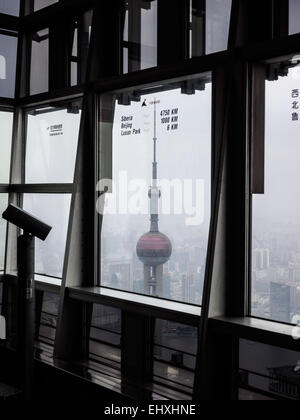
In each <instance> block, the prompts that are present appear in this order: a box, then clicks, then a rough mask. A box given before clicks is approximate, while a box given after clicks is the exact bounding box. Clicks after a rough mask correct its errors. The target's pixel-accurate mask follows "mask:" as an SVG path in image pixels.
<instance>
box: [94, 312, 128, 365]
mask: <svg viewBox="0 0 300 420" xmlns="http://www.w3.org/2000/svg"><path fill="white" fill-rule="evenodd" d="M120 346H121V311H120V309H117V308H111V307H108V306H103V305H96V304H95V305H93V317H92V323H91V330H90V349H89V350H90V359H92V360H96V361H102V362H104V363H107V362H109V364H110V365H111V366H112V367H115V368H117V369H120V362H121V347H120Z"/></svg>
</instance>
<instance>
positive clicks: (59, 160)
mask: <svg viewBox="0 0 300 420" xmlns="http://www.w3.org/2000/svg"><path fill="white" fill-rule="evenodd" d="M80 115H81V111H80V110H79V108H78V107H77V106H75V107H73V106H70V107H68V108H62V109H61V108H45V109H40V110H34V111H30V112H29V113H27V136H26V170H25V172H26V177H25V180H26V183H72V182H73V178H74V169H75V160H76V152H77V144H78V136H79V125H80Z"/></svg>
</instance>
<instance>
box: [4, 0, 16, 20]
mask: <svg viewBox="0 0 300 420" xmlns="http://www.w3.org/2000/svg"><path fill="white" fill-rule="evenodd" d="M0 13H5V14H7V15H12V16H19V13H20V0H0Z"/></svg>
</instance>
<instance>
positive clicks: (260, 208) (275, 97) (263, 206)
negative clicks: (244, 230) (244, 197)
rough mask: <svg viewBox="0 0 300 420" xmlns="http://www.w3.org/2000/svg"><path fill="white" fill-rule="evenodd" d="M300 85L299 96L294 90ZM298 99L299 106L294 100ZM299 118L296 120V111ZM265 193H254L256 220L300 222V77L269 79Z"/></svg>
mask: <svg viewBox="0 0 300 420" xmlns="http://www.w3.org/2000/svg"><path fill="white" fill-rule="evenodd" d="M293 89H299V98H298V99H295V98H292V90H293ZM294 101H298V106H299V109H298V110H293V109H292V106H293V102H294ZM293 112H298V113H299V121H292V113H293ZM265 135H266V139H265V143H266V157H265V162H266V163H265V194H264V195H255V196H254V209H253V211H254V215H255V220H258V221H260V222H261V224H259V227H260V228H261V227H263V225H264V224H265V223H277V222H279V223H293V224H297V225H300V188H299V181H300V79H299V80H295V79H294V78H293V77H292V75H291V72H290V74H289V76H288V77H284V78H280V79H279V80H278V81H275V82H266V129H265Z"/></svg>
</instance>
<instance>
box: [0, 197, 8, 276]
mask: <svg viewBox="0 0 300 420" xmlns="http://www.w3.org/2000/svg"><path fill="white" fill-rule="evenodd" d="M7 205H8V195H7V194H0V214H2V213H3V212H4V211H5V210H6V208H7ZM6 228H7V223H6V221H5V220H3V219H2V217H1V218H0V271H3V270H4V261H5V243H6Z"/></svg>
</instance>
